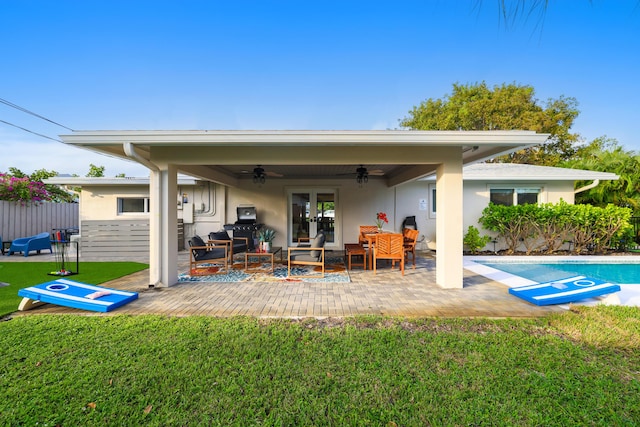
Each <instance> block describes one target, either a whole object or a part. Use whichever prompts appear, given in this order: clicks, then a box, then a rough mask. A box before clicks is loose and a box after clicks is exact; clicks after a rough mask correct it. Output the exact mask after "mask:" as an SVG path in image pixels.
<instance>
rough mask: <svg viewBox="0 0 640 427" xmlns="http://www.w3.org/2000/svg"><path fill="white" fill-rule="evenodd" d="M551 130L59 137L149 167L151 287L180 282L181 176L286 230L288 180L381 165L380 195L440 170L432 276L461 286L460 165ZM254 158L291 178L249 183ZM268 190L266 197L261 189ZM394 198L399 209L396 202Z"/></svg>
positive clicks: (362, 206)
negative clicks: (249, 204) (265, 214)
mask: <svg viewBox="0 0 640 427" xmlns="http://www.w3.org/2000/svg"><path fill="white" fill-rule="evenodd" d="M547 136H548V135H545V134H536V133H535V132H530V131H477V132H476V131H473V132H469V131H431V132H426V131H83V132H74V133H73V134H70V135H62V136H61V138H62V139H63V141H64V142H65V143H67V144H71V145H76V146H79V147H84V148H88V149H91V150H94V151H97V152H101V153H104V154H107V155H111V156H117V157H121V158H124V159H130V160H133V161H136V162H139V163H140V164H143V165H144V166H146V167H147V168H148V169H149V171H150V206H151V211H150V216H149V218H150V269H149V275H148V276H149V277H148V285H150V286H152V287H153V288H154V289H157V288H164V287H169V286H173V285H175V284H176V283H177V282H178V280H177V279H178V264H179V260H178V249H177V233H176V231H175V226H174V224H175V223H176V221H177V207H176V199H177V197H178V193H177V188H178V186H177V178H178V173H184V174H187V175H190V176H193V177H196V178H199V179H203V180H207V181H211V182H215V183H218V184H221V185H224V186H226V187H227V188H230V189H231V190H230V191H229V193H227V194H225V200H224V202H225V206H224V210H225V212H224V215H225V216H227V217H232V216H233V214H232V211H234V210H235V208H236V205H235V204H234V203H230V200H234V201H235V200H238V201H243V200H251V199H252V198H256V199H259V200H263V201H262V203H263V206H259V208H263V209H265V210H267V209H268V210H269V211H270V217H269V219H270V222H271V223H273V224H275V226H276V227H280V229H281V230H287V221H288V218H287V213H286V207H287V203H286V195H285V194H286V191H287V188H288V187H291V186H293V185H294V184H295V183H297V182H299V181H301V180H304V182H305V183H307V185H310V183H313V184H314V185H316V186H322V185H325V184H326V183H328V182H334V181H332V180H335V179H336V177H338V176H340V175H344V174H345V173H344V171H345V170H346V171H353V170H355V167H357V165H362V164H366V165H376V168H377V169H378V170H379V171H380V174H379V176H377V177H375V178H374V177H371V178H372V179H376V180H377V187H376V188H380V189H385V190H384V191H380V193H384V197H386V198H387V199H389V198H392V197H394V189H395V188H397V187H398V186H401V185H403V184H405V183H408V182H411V181H415V180H417V179H419V178H422V177H425V176H428V175H432V174H435V175H436V190H437V192H436V199H435V202H436V204H437V207H438V212H439V213H442V214H439V215H438V216H437V219H436V233H437V236H438V237H437V240H436V250H437V253H438V257H437V259H436V260H435V275H434V276H435V277H434V278H432V279H431V280H430V282H431V283H433V282H435V284H437V286H438V287H440V288H445V289H461V288H462V287H463V285H464V273H463V258H462V252H463V243H462V238H463V227H462V223H463V221H462V212H463V202H462V199H463V195H462V193H463V189H462V187H463V186H462V167H463V165H465V164H468V163H473V162H477V161H482V160H486V159H489V158H493V157H496V156H498V155H501V154H506V153H509V152H512V151H514V150H518V149H521V148H525V147H529V146H533V145H537V144H541V143H543V142H544V141H545V140H546V139H547ZM256 165H262V166H263V167H264V168H265V169H268V170H269V171H271V172H272V173H273V174H274V175H273V176H274V178H273V181H274V182H275V180H277V179H278V178H277V176H278V175H280V176H286V178H287V180H286V181H283V184H281V185H280V186H277V185H276V186H272V187H269V188H268V189H267V188H258V187H251V186H250V185H247V182H249V181H248V178H250V177H248V176H246V175H245V172H246V171H247V170H252V169H253V168H254V167H255V166H256ZM343 179H345V178H343ZM346 179H348V178H346ZM351 181H353V179H351ZM235 189H238V190H237V191H235ZM267 190H268V191H269V192H270V193H269V198H265V197H264V194H263V193H265V192H267ZM233 191H235V192H233ZM371 194H373V193H372V192H370V193H369V194H367V195H366V197H362V198H361V199H358V197H360V196H361V195H359V194H358V193H357V190H355V191H351V192H348V191H344V195H343V201H347V200H349V199H350V198H354V200H356V201H355V202H354V203H351V205H350V206H351V207H352V208H346V209H345V210H344V211H343V212H342V213H343V215H342V218H341V221H342V225H343V227H342V230H343V231H342V234H341V235H340V236H339V238H340V239H341V241H342V242H348V241H352V240H353V238H354V236H355V235H356V233H357V224H362V223H370V222H371V220H370V219H364V218H365V216H364V214H363V213H362V212H365V211H375V210H376V208H377V205H376V203H384V200H383V199H382V197H377V195H375V194H374V196H375V198H377V199H378V200H377V201H374V200H373V198H374V197H372V196H371ZM425 196H426V195H425ZM393 202H394V204H393V206H394V209H395V206H396V205H395V203H396V200H395V199H394V200H393ZM356 205H357V207H358V209H355V207H354V206H356ZM397 222H398V221H397V219H396V224H394V225H393V228H394V229H395V228H397V226H398V224H397ZM396 231H398V230H396ZM281 234H284V236H282V237H281V238H282V239H283V241H281V242H280V243H279V245H281V246H286V245H287V243H288V242H290V241H291V240H292V236H291V233H290V232H283V233H281ZM352 234H353V235H352ZM434 279H435V280H434Z"/></svg>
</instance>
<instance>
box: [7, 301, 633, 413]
mask: <svg viewBox="0 0 640 427" xmlns="http://www.w3.org/2000/svg"><path fill="white" fill-rule="evenodd" d="M0 349H2V350H1V352H2V353H1V357H0V420H1V421H0V424H2V425H6V426H14V425H15V426H18V425H49V426H54V425H65V426H71V425H85V426H93V425H150V426H169V425H189V426H195V425H207V426H208V425H224V426H228V425H237V426H247V425H261V426H264V425H267V426H274V425H277V426H283V425H286V426H294V425H295V426H298V425H301V426H343V425H354V426H361V425H362V426H436V425H438V426H439V425H451V426H479V425H508V426H532V425H536V426H538V425H539V426H543V425H544V426H567V425H602V426H623V425H626V426H631V425H638V424H639V423H640V405H639V404H638V402H639V400H638V396H640V363H639V361H640V310H638V309H637V308H631V307H598V308H584V307H579V308H576V309H575V310H572V311H568V312H566V313H563V314H561V315H556V316H551V317H547V318H543V319H533V320H509V319H506V320H486V319H481V320H469V319H449V320H446V319H443V320H441V319H416V320H406V319H394V318H386V317H359V318H355V319H345V320H338V319H325V320H303V321H294V320H259V319H254V318H231V319H220V318H211V317H187V318H171V317H166V316H135V317H131V316H124V315H116V316H72V315H65V316H60V315H58V316H56V315H31V316H20V317H15V318H13V320H9V321H5V322H0Z"/></svg>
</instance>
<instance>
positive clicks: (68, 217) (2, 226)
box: [0, 200, 80, 241]
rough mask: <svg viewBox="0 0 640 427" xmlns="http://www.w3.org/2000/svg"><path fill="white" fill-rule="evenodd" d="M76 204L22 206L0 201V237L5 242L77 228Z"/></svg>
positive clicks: (77, 214) (77, 211)
mask: <svg viewBox="0 0 640 427" xmlns="http://www.w3.org/2000/svg"><path fill="white" fill-rule="evenodd" d="M79 226H80V223H79V207H78V204H77V203H42V204H39V205H29V206H24V205H22V204H20V203H19V202H6V201H1V200H0V236H2V239H3V240H5V241H8V240H14V239H17V238H19V237H28V236H33V235H35V234H38V233H43V232H48V233H51V231H52V230H53V229H56V228H62V229H67V228H78V227H79Z"/></svg>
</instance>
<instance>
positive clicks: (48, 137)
mask: <svg viewBox="0 0 640 427" xmlns="http://www.w3.org/2000/svg"><path fill="white" fill-rule="evenodd" d="M0 122H1V123H4V124H6V125H9V126H13V127H14V128H18V129H20V130H23V131H25V132H29V133H32V134H34V135H38V136H41V137H43V138H47V139H50V140H52V141H56V142H62V141H60V140H59V139H55V138H51V137H50V136H47V135H43V134H41V133H38V132H34V131H32V130H29V129H25V128H23V127H20V126H18V125H14V124H13V123H9V122H5V121H4V120H2V119H0ZM63 127H64V126H63ZM67 129H68V128H67Z"/></svg>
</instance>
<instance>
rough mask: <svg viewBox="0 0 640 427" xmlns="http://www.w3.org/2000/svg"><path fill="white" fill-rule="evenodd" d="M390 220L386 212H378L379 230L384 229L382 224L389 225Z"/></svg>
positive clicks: (377, 223)
mask: <svg viewBox="0 0 640 427" xmlns="http://www.w3.org/2000/svg"><path fill="white" fill-rule="evenodd" d="M388 222H389V219H388V218H387V214H386V213H384V212H378V213H377V214H376V225H377V226H378V228H382V223H388Z"/></svg>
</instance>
